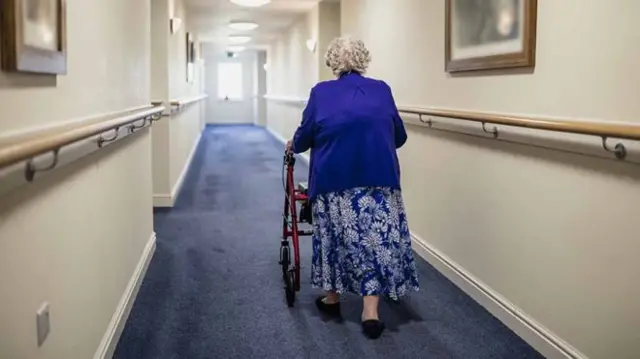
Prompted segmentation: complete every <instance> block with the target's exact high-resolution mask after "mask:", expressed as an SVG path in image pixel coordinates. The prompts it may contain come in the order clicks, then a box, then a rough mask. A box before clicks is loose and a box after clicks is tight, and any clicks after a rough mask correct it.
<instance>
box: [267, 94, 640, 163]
mask: <svg viewBox="0 0 640 359" xmlns="http://www.w3.org/2000/svg"><path fill="white" fill-rule="evenodd" d="M264 98H265V99H267V100H273V101H279V102H285V103H300V104H305V103H306V99H304V98H299V97H291V96H280V95H271V94H268V95H265V96H264ZM397 107H398V111H399V112H400V113H404V114H411V115H417V116H418V117H419V119H420V125H424V126H427V127H432V126H433V121H432V120H431V119H428V120H424V119H423V116H432V117H442V118H449V119H454V120H465V121H472V122H478V123H481V124H482V130H483V131H485V132H487V133H490V134H492V135H493V136H494V137H495V138H497V137H498V136H499V132H498V129H497V128H493V129H491V130H488V129H487V128H486V127H485V124H494V125H504V126H512V127H521V128H528V129H534V130H543V131H553V132H564V133H572V134H581V135H589V136H597V137H600V138H601V139H602V147H603V148H604V149H605V150H606V151H608V152H611V153H614V154H615V156H616V157H617V158H618V159H624V158H626V156H627V149H626V147H625V145H624V144H622V143H617V144H615V145H614V146H610V145H608V144H607V139H609V138H617V139H627V140H633V141H640V125H635V124H617V123H606V122H588V121H568V120H562V119H541V118H529V117H521V116H512V115H503V114H495V113H483V112H471V111H460V110H446V109H435V108H424V107H413V106H401V105H398V106H397Z"/></svg>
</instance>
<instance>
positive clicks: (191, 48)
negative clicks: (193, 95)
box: [186, 32, 195, 83]
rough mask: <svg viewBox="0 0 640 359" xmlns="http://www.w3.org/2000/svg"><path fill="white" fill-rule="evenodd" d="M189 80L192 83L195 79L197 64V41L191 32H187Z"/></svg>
mask: <svg viewBox="0 0 640 359" xmlns="http://www.w3.org/2000/svg"><path fill="white" fill-rule="evenodd" d="M186 36H187V39H186V40H187V41H186V47H187V49H186V50H187V59H186V64H187V82H189V83H192V82H193V79H194V66H195V43H194V41H193V35H192V34H191V33H190V32H187V34H186Z"/></svg>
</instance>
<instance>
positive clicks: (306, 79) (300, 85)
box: [266, 2, 340, 139]
mask: <svg viewBox="0 0 640 359" xmlns="http://www.w3.org/2000/svg"><path fill="white" fill-rule="evenodd" d="M339 34H340V4H339V3H325V2H321V3H319V4H318V5H317V6H316V7H314V8H313V9H312V10H311V11H309V12H308V13H307V14H306V15H304V16H301V17H300V20H298V21H297V22H295V23H294V24H293V25H292V26H291V28H289V29H288V30H287V31H286V32H285V33H284V34H283V36H281V37H280V38H278V39H276V40H275V41H274V42H273V43H272V44H271V46H270V48H269V51H268V52H267V63H268V66H269V68H268V72H267V93H269V94H277V95H280V96H287V97H293V98H304V99H306V98H307V97H308V96H309V92H310V91H311V88H312V87H313V86H314V85H315V84H316V83H317V82H318V81H321V80H329V79H331V78H333V74H332V73H331V71H327V70H326V66H324V62H325V61H324V53H325V51H326V49H327V46H328V45H329V42H330V41H331V40H333V38H335V37H336V36H338V35H339ZM309 39H313V40H315V41H316V43H317V45H316V49H315V51H314V52H311V51H309V49H308V48H307V45H306V42H307V40H309ZM302 108H303V104H301V103H300V102H299V101H298V102H297V103H290V102H281V101H267V111H266V112H267V128H269V129H270V130H271V131H273V132H274V133H275V134H276V135H277V136H280V137H282V138H284V139H289V138H291V136H293V133H294V131H295V129H296V127H297V126H298V124H299V122H300V115H301V111H302Z"/></svg>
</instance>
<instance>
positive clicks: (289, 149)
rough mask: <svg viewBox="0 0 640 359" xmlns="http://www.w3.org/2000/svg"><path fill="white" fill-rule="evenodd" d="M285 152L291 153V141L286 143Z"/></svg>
mask: <svg viewBox="0 0 640 359" xmlns="http://www.w3.org/2000/svg"><path fill="white" fill-rule="evenodd" d="M285 150H286V151H287V152H291V151H292V150H293V143H292V142H291V140H289V141H287V144H286V147H285Z"/></svg>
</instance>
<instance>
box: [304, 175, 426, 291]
mask: <svg viewBox="0 0 640 359" xmlns="http://www.w3.org/2000/svg"><path fill="white" fill-rule="evenodd" d="M313 224H314V233H313V264H312V268H311V284H312V285H313V286H314V287H319V288H322V289H324V290H327V291H336V292H339V293H345V292H351V293H355V294H359V295H362V296H365V295H383V296H388V297H390V298H391V299H398V298H399V297H402V296H404V295H405V294H407V293H409V292H411V291H417V290H418V288H419V284H418V275H417V268H416V263H415V261H414V258H413V251H412V249H411V236H410V234H409V226H408V224H407V217H406V214H405V210H404V203H403V201H402V194H401V192H400V190H396V189H391V188H374V187H365V188H354V189H350V190H346V191H340V192H332V193H327V194H322V195H319V196H317V198H316V199H315V200H314V203H313Z"/></svg>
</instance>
